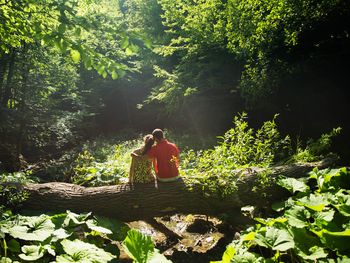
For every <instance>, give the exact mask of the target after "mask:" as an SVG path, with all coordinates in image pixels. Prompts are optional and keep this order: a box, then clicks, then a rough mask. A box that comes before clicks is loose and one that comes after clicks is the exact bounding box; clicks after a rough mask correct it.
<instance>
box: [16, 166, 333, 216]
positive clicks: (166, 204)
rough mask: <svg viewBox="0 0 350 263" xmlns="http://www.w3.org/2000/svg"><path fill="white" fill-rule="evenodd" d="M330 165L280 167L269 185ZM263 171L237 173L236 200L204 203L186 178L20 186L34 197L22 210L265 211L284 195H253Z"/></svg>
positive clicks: (121, 212) (149, 213) (137, 213)
mask: <svg viewBox="0 0 350 263" xmlns="http://www.w3.org/2000/svg"><path fill="white" fill-rule="evenodd" d="M332 163H334V160H332V159H325V160H323V161H320V162H317V163H310V164H293V165H285V166H277V167H273V168H270V169H271V175H269V176H271V180H273V179H274V178H276V177H277V176H279V175H285V176H288V177H301V176H305V175H306V173H307V172H309V171H311V170H312V169H313V168H315V167H318V168H320V169H321V168H325V167H328V166H330V165H331V164H332ZM270 169H269V170H270ZM262 171H263V169H262V168H259V169H258V168H257V169H246V170H240V171H237V173H238V174H239V180H238V182H237V187H238V189H237V191H236V192H235V194H233V195H231V196H229V197H227V198H224V199H221V198H213V197H210V198H208V197H204V196H203V194H202V192H201V189H200V188H201V187H200V186H197V187H194V189H192V190H190V189H189V187H188V184H187V180H186V179H185V178H184V179H183V180H179V181H177V182H172V183H158V185H154V184H135V185H129V184H123V185H114V186H102V187H82V186H78V185H74V184H68V183H60V182H51V183H44V184H27V185H24V186H22V187H23V189H24V190H26V191H28V192H29V194H30V196H29V199H28V200H27V201H26V202H25V204H24V207H25V208H29V209H36V210H44V211H65V210H71V211H75V212H88V211H91V212H93V213H95V214H99V215H105V216H109V217H116V218H120V219H122V220H127V221H129V220H137V219H145V218H150V217H155V216H161V215H165V214H173V213H175V212H176V213H178V212H180V213H197V214H207V215H213V214H214V215H215V214H216V215H217V214H220V213H228V212H230V211H237V209H239V208H240V207H242V206H244V205H248V204H250V205H264V203H266V202H272V201H274V200H275V201H276V199H277V200H280V198H282V197H283V195H284V194H285V192H284V191H283V190H282V189H281V188H280V187H278V186H277V185H276V184H272V186H271V187H270V188H271V189H270V190H269V191H271V195H270V197H269V198H265V197H264V198H263V197H262V196H261V193H259V192H253V191H252V189H253V187H254V185H255V183H256V181H257V176H256V174H257V173H259V172H262Z"/></svg>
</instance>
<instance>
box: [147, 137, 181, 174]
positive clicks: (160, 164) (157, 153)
mask: <svg viewBox="0 0 350 263" xmlns="http://www.w3.org/2000/svg"><path fill="white" fill-rule="evenodd" d="M179 153H180V151H179V149H178V148H177V146H176V145H175V144H174V143H170V142H168V141H167V140H165V139H163V140H161V141H159V142H158V143H157V145H155V146H153V147H152V148H151V149H150V150H149V151H148V153H147V155H148V156H150V157H152V158H153V159H155V161H156V164H155V170H156V173H157V176H158V177H159V178H161V179H162V178H163V179H167V178H173V177H177V176H178V175H179V170H178V166H179Z"/></svg>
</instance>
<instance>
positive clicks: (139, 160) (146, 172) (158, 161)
mask: <svg viewBox="0 0 350 263" xmlns="http://www.w3.org/2000/svg"><path fill="white" fill-rule="evenodd" d="M154 142H156V144H155V145H153V144H154ZM179 153H180V151H179V149H178V148H177V146H176V145H175V144H174V143H170V142H168V141H167V140H166V139H165V138H164V133H163V131H162V130H161V129H155V130H154V131H153V132H152V134H148V135H146V136H145V137H144V145H143V146H142V147H141V148H138V149H136V150H134V151H133V152H132V153H131V156H132V160H131V166H130V174H129V181H130V183H149V182H154V181H155V180H156V179H157V180H158V181H160V182H172V181H176V180H177V179H179V169H178V167H179ZM152 163H153V167H154V171H155V174H154V172H153V169H152Z"/></svg>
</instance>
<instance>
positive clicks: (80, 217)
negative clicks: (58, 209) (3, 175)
mask: <svg viewBox="0 0 350 263" xmlns="http://www.w3.org/2000/svg"><path fill="white" fill-rule="evenodd" d="M90 215H91V213H87V214H76V213H73V212H71V211H69V210H67V216H66V218H65V219H64V222H63V224H62V227H64V228H66V227H74V226H77V225H82V224H85V222H86V220H87V219H88V217H89V216H90Z"/></svg>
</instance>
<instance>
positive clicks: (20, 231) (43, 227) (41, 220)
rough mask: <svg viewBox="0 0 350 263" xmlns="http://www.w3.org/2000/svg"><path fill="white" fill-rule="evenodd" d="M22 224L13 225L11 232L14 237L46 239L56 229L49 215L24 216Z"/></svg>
mask: <svg viewBox="0 0 350 263" xmlns="http://www.w3.org/2000/svg"><path fill="white" fill-rule="evenodd" d="M22 219H24V220H20V221H19V222H18V223H19V224H20V225H15V226H13V227H12V228H11V229H10V231H9V234H10V235H11V236H13V237H14V238H19V239H22V240H28V241H44V240H45V239H47V238H48V237H50V236H51V235H52V233H53V232H54V231H55V225H54V224H53V223H52V221H51V220H50V218H49V217H48V216H47V215H42V216H39V217H22Z"/></svg>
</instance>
